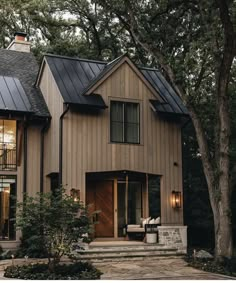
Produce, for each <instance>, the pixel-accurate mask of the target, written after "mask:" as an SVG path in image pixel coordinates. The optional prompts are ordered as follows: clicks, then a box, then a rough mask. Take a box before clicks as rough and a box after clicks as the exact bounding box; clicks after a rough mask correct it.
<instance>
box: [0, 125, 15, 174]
mask: <svg viewBox="0 0 236 283" xmlns="http://www.w3.org/2000/svg"><path fill="white" fill-rule="evenodd" d="M0 170H16V121H14V120H0Z"/></svg>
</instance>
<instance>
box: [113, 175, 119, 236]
mask: <svg viewBox="0 0 236 283" xmlns="http://www.w3.org/2000/svg"><path fill="white" fill-rule="evenodd" d="M113 186H114V191H113V192H114V199H113V201H114V237H115V238H118V207H117V200H118V188H117V178H115V179H114V181H113Z"/></svg>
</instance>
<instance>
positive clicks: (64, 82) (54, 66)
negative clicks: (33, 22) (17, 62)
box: [45, 55, 106, 108]
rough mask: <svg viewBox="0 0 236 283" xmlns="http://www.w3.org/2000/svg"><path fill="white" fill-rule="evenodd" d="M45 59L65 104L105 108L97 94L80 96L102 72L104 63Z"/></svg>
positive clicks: (50, 57) (60, 58) (51, 57)
mask: <svg viewBox="0 0 236 283" xmlns="http://www.w3.org/2000/svg"><path fill="white" fill-rule="evenodd" d="M45 57H46V61H47V63H48V65H49V67H50V69H51V71H52V74H53V76H54V79H55V81H56V83H57V85H58V87H59V90H60V93H61V95H62V97H63V100H64V102H65V103H70V104H79V105H89V106H94V107H98V108H106V105H105V103H104V101H103V99H102V97H101V96H100V95H99V94H90V95H82V93H83V92H84V90H85V89H86V88H87V87H88V86H89V85H90V84H91V82H93V81H94V80H95V79H96V78H97V77H98V76H99V74H100V73H101V72H102V71H103V70H104V68H105V66H106V63H103V62H102V63H99V62H98V61H95V62H92V61H90V60H89V61H87V60H78V59H77V60H76V59H74V58H69V57H61V56H60V57H58V56H53V55H46V56H45Z"/></svg>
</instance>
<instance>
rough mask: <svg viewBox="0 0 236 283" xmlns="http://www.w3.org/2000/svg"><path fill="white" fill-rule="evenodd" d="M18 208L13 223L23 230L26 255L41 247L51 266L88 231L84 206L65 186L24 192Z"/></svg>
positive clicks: (88, 222)
mask: <svg viewBox="0 0 236 283" xmlns="http://www.w3.org/2000/svg"><path fill="white" fill-rule="evenodd" d="M17 208H18V210H17V219H16V220H17V221H16V225H17V228H18V229H21V230H22V232H23V242H22V243H23V246H24V245H25V248H26V251H27V252H29V254H30V253H32V252H33V251H34V252H35V250H39V249H40V248H41V249H42V251H41V254H42V256H43V255H46V256H47V257H48V260H49V267H50V266H52V268H53V267H54V266H55V265H56V264H58V263H59V262H60V259H61V257H62V256H63V255H68V254H70V252H71V249H72V247H73V244H75V243H77V242H78V240H84V239H85V238H87V233H88V232H89V231H90V221H89V217H88V214H87V209H86V208H85V207H84V205H83V203H82V202H80V201H74V200H73V199H72V198H71V197H70V196H69V195H67V194H66V193H65V190H64V189H61V190H58V191H57V193H56V194H52V193H45V194H37V196H36V197H30V196H28V195H26V196H25V198H24V202H22V203H18V205H17ZM51 258H52V260H51Z"/></svg>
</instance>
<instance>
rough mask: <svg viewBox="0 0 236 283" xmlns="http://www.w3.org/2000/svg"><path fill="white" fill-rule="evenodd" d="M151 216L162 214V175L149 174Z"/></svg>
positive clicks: (155, 216)
mask: <svg viewBox="0 0 236 283" xmlns="http://www.w3.org/2000/svg"><path fill="white" fill-rule="evenodd" d="M148 203H149V216H151V217H152V218H157V217H159V216H161V194H160V176H157V175H148Z"/></svg>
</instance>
